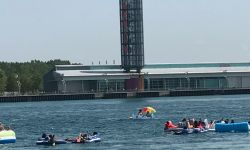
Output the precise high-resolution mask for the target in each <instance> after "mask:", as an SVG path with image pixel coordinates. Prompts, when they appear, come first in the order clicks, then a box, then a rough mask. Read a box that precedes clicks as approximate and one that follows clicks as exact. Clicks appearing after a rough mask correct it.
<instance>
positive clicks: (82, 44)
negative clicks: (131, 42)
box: [0, 0, 250, 64]
mask: <svg viewBox="0 0 250 150" xmlns="http://www.w3.org/2000/svg"><path fill="white" fill-rule="evenodd" d="M143 2H144V31H145V32H144V36H145V61H146V63H198V62H250V0H143ZM56 58H60V59H64V60H70V61H71V62H75V63H76V62H78V63H83V64H91V62H92V61H93V62H94V63H95V64H97V63H98V61H99V60H100V61H101V63H102V64H104V62H105V60H106V59H107V60H108V63H109V64H111V62H112V60H116V64H119V63H120V27H119V0H0V61H30V60H33V59H39V60H43V61H47V60H50V59H56Z"/></svg>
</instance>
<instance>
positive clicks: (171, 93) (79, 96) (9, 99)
mask: <svg viewBox="0 0 250 150" xmlns="http://www.w3.org/2000/svg"><path fill="white" fill-rule="evenodd" d="M236 94H250V88H249V89H236V88H235V89H202V90H167V91H133V92H104V93H70V94H42V95H41V94H40V95H20V96H1V97H0V103H13V102H14V103H15V102H41V101H69V100H94V99H116V98H147V97H178V96H205V95H236Z"/></svg>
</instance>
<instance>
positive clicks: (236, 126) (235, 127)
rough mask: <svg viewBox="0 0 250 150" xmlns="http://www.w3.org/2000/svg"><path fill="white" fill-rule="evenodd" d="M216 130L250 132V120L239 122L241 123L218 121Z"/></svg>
mask: <svg viewBox="0 0 250 150" xmlns="http://www.w3.org/2000/svg"><path fill="white" fill-rule="evenodd" d="M215 131H216V132H248V131H249V125H248V122H239V123H228V124H225V123H216V124H215Z"/></svg>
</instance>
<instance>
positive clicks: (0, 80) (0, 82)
mask: <svg viewBox="0 0 250 150" xmlns="http://www.w3.org/2000/svg"><path fill="white" fill-rule="evenodd" d="M6 81H7V78H6V75H5V73H4V71H3V70H1V69H0V94H1V95H2V94H3V92H5V88H6Z"/></svg>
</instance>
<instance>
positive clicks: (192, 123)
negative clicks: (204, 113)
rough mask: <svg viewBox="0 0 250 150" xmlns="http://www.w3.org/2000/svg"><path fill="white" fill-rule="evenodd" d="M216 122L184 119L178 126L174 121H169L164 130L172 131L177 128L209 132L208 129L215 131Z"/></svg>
mask: <svg viewBox="0 0 250 150" xmlns="http://www.w3.org/2000/svg"><path fill="white" fill-rule="evenodd" d="M214 125H215V121H214V120H212V121H210V122H208V120H207V119H204V120H202V119H201V118H200V119H199V120H196V119H194V118H192V119H186V118H183V119H182V121H180V122H179V123H178V124H177V125H175V124H173V122H172V121H170V120H169V121H167V122H166V123H165V127H164V130H171V129H176V128H182V129H193V128H196V129H201V130H207V129H214Z"/></svg>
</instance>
